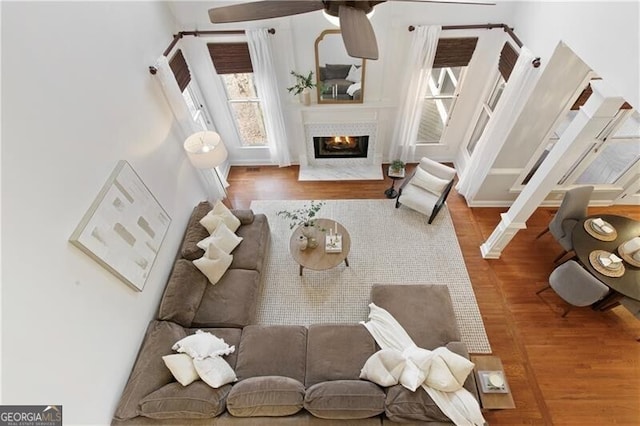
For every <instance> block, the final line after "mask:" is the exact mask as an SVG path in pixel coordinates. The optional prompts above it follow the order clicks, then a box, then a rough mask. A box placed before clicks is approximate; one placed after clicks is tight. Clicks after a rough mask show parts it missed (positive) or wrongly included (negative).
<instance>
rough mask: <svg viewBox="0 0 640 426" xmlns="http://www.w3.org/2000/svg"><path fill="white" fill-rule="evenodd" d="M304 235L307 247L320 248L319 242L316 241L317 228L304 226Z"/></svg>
mask: <svg viewBox="0 0 640 426" xmlns="http://www.w3.org/2000/svg"><path fill="white" fill-rule="evenodd" d="M301 232H302V235H303V236H304V237H306V238H307V247H308V248H316V247H318V241H317V240H316V227H315V226H313V225H302V230H301Z"/></svg>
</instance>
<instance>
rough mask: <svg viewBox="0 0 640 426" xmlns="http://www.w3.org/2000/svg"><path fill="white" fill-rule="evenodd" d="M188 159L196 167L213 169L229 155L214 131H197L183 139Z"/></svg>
mask: <svg viewBox="0 0 640 426" xmlns="http://www.w3.org/2000/svg"><path fill="white" fill-rule="evenodd" d="M184 150H185V151H186V152H187V156H188V157H189V161H191V164H193V167H195V168H197V169H213V168H214V167H218V166H219V165H220V164H222V163H224V161H225V160H226V159H227V156H228V155H229V154H228V152H227V148H226V147H225V146H224V144H223V143H222V139H220V135H219V134H217V133H216V132H198V133H194V134H193V135H191V136H189V137H188V138H187V140H186V141H184Z"/></svg>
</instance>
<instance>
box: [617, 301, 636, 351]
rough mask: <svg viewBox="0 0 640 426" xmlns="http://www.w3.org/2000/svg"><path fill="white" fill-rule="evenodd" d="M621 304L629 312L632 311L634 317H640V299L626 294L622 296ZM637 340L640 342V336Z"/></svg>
mask: <svg viewBox="0 0 640 426" xmlns="http://www.w3.org/2000/svg"><path fill="white" fill-rule="evenodd" d="M620 304H621V305H622V306H624V307H625V308H626V309H627V310H628V311H629V312H631V313H632V314H633V316H634V317H636V318H637V319H640V300H635V299H631V298H629V297H626V296H624V297H622V299H620ZM636 340H637V341H638V342H640V337H638V338H636Z"/></svg>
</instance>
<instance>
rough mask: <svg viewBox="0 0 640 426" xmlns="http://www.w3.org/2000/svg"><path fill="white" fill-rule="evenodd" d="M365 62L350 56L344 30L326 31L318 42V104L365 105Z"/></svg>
mask: <svg viewBox="0 0 640 426" xmlns="http://www.w3.org/2000/svg"><path fill="white" fill-rule="evenodd" d="M365 62H366V61H365V60H364V59H360V58H352V57H351V56H349V55H347V51H346V49H345V48H344V43H343V42H342V35H341V34H340V30H324V31H323V32H322V33H321V34H320V36H319V37H318V38H317V39H316V76H317V79H318V86H317V88H318V103H319V104H337V103H340V104H342V103H362V100H363V99H364V72H365Z"/></svg>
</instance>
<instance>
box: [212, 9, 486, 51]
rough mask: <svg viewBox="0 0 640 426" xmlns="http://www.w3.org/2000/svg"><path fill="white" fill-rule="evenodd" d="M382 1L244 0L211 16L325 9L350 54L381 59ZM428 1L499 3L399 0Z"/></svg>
mask: <svg viewBox="0 0 640 426" xmlns="http://www.w3.org/2000/svg"><path fill="white" fill-rule="evenodd" d="M385 1H386V0H379V1H373V0H372V1H366V0H358V1H346V0H298V1H291V0H268V1H256V2H249V3H240V4H234V5H230V6H222V7H216V8H213V9H209V19H210V20H211V22H213V23H214V24H223V23H230V22H242V21H255V20H259V19H270V18H279V17H282V16H290V15H298V14H301V13H308V12H314V11H316V10H324V11H325V12H326V13H328V14H329V15H331V16H335V17H338V18H339V19H340V29H341V32H342V39H343V41H344V45H345V47H346V49H347V53H348V54H349V56H352V57H354V58H365V59H378V44H377V42H376V35H375V33H374V32H373V27H372V26H371V22H369V19H368V18H367V14H368V13H370V12H371V11H372V10H373V8H374V6H376V5H377V4H380V3H384V2H385ZM396 1H415V2H424V3H453V4H473V5H495V3H485V2H480V1H473V0H468V1H464V0H460V1H458V0H449V1H446V0H396Z"/></svg>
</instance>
